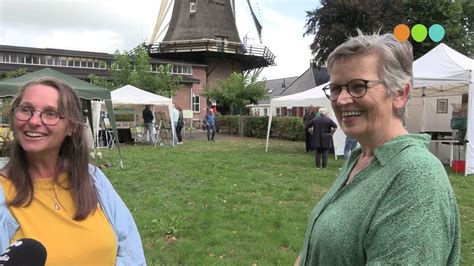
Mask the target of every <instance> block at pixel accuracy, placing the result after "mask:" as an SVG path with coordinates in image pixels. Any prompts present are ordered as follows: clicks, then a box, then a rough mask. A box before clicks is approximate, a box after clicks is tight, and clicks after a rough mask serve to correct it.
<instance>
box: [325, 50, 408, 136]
mask: <svg viewBox="0 0 474 266" xmlns="http://www.w3.org/2000/svg"><path fill="white" fill-rule="evenodd" d="M378 63H379V56H378V55H377V54H376V53H370V54H361V55H354V56H351V57H348V58H345V59H342V60H339V61H337V62H335V63H334V65H333V66H332V68H331V69H330V77H331V78H330V79H331V80H330V83H332V84H339V85H340V84H347V83H348V82H349V81H351V80H354V79H364V80H380V77H379V75H378V71H377V68H378ZM368 87H369V88H368V90H367V93H366V94H365V95H364V96H363V97H361V98H354V97H352V96H351V95H349V93H347V90H346V87H344V89H343V90H342V92H341V94H340V95H339V98H338V99H337V100H336V101H331V105H332V108H333V110H334V113H335V115H336V117H337V120H338V122H339V124H340V125H341V128H342V130H343V131H344V133H345V134H346V135H349V136H352V137H354V138H356V139H357V140H358V141H360V142H361V141H362V142H364V141H365V142H366V143H371V142H377V143H380V142H381V143H383V142H385V141H387V140H388V139H390V138H391V137H393V136H394V135H396V134H397V132H395V131H398V130H400V126H401V125H402V123H401V120H400V118H399V117H397V116H396V113H395V111H394V109H395V107H397V106H399V105H400V103H399V100H400V99H398V97H395V96H387V92H386V88H385V85H384V84H383V83H374V84H371V83H369V86H368Z"/></svg>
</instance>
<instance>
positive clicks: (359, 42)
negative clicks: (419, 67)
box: [327, 30, 413, 117]
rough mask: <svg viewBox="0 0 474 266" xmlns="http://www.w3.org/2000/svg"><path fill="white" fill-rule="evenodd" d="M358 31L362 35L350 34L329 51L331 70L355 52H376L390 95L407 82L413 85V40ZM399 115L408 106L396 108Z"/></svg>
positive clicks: (379, 68) (403, 113)
mask: <svg viewBox="0 0 474 266" xmlns="http://www.w3.org/2000/svg"><path fill="white" fill-rule="evenodd" d="M357 32H358V34H359V36H357V37H350V38H349V40H347V41H346V42H344V43H343V44H341V45H339V46H338V47H337V48H336V49H335V50H334V51H332V53H331V54H329V57H328V63H327V65H328V70H329V73H331V70H332V69H333V67H334V64H335V63H336V62H338V61H341V60H344V59H347V58H350V57H351V56H355V55H364V54H370V53H376V54H378V55H379V56H380V61H379V65H378V75H379V78H380V80H382V81H383V82H384V84H385V87H386V88H387V96H388V95H393V94H395V93H396V92H397V91H402V90H404V89H405V84H406V83H407V82H408V83H410V85H411V84H412V77H413V70H412V63H413V47H412V45H411V43H410V42H408V41H404V42H400V41H398V40H397V39H396V38H395V36H394V35H393V34H383V35H379V34H378V33H374V34H372V35H364V34H363V33H362V32H361V31H360V30H357ZM410 87H411V86H410ZM405 105H406V104H405ZM397 114H398V115H399V116H400V117H403V116H404V115H405V107H403V108H401V109H400V110H397Z"/></svg>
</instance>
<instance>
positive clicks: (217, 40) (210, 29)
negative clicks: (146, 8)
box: [146, 0, 275, 85]
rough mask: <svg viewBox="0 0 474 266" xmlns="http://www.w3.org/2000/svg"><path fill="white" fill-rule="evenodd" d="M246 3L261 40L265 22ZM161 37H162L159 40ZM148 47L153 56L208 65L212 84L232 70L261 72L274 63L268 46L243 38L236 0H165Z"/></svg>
mask: <svg viewBox="0 0 474 266" xmlns="http://www.w3.org/2000/svg"><path fill="white" fill-rule="evenodd" d="M247 4H248V6H249V9H250V12H251V15H252V18H253V21H254V23H255V26H256V29H257V32H258V34H259V38H260V40H261V31H262V26H261V24H260V22H259V21H258V19H257V17H256V16H255V13H254V12H253V9H252V6H251V4H250V0H247ZM160 38H163V39H162V41H158V40H159V39H160ZM146 47H147V48H148V53H149V54H150V56H151V57H152V58H159V59H170V60H180V61H190V62H196V63H200V64H205V65H207V66H208V70H207V73H206V78H207V84H210V85H214V84H216V82H217V80H220V79H224V78H227V77H228V76H230V74H231V73H232V72H241V71H257V72H260V71H261V70H262V69H263V68H264V67H267V66H272V65H275V56H274V55H273V53H272V52H271V51H270V50H269V49H268V48H267V47H265V46H263V45H249V44H247V43H246V40H244V42H242V41H241V39H240V37H239V33H238V30H237V26H236V21H235V0H187V1H185V0H181V1H180V0H178V1H173V0H162V2H161V6H160V10H159V13H158V17H157V21H156V24H155V29H154V31H153V33H152V36H151V42H150V43H149V44H148V45H147V46H146ZM216 69H218V70H219V71H216V72H218V73H215V70H216Z"/></svg>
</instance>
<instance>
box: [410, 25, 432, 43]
mask: <svg viewBox="0 0 474 266" xmlns="http://www.w3.org/2000/svg"><path fill="white" fill-rule="evenodd" d="M427 35H428V29H426V27H425V25H423V24H416V25H415V26H413V28H411V37H412V38H413V40H415V41H417V42H422V41H424V40H425V39H426V36H427Z"/></svg>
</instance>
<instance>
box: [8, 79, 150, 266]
mask: <svg viewBox="0 0 474 266" xmlns="http://www.w3.org/2000/svg"><path fill="white" fill-rule="evenodd" d="M9 118H10V120H9V121H10V122H11V124H10V127H11V130H12V131H13V132H14V135H15V139H14V141H13V143H12V147H11V150H10V160H9V161H8V163H7V164H6V165H5V167H4V168H3V169H2V170H1V172H0V217H1V221H2V226H1V227H0V253H3V252H4V251H5V249H7V248H8V246H9V244H10V243H12V242H14V241H16V240H18V239H21V238H34V239H36V240H37V241H39V242H40V243H42V244H43V245H44V246H45V247H46V250H47V261H46V265H72V264H74V265H145V264H146V261H145V257H144V254H143V248H142V244H141V240H140V235H139V233H138V230H137V227H136V225H135V222H134V220H133V218H132V215H131V214H130V212H129V210H128V209H127V207H126V206H125V204H124V203H123V201H122V200H121V199H120V196H119V195H118V194H117V192H116V191H115V190H114V188H113V187H112V185H111V183H110V182H109V180H108V179H107V177H106V176H105V175H104V173H102V171H101V170H100V169H99V168H97V167H95V166H93V165H90V164H89V152H88V147H87V144H86V139H85V136H84V130H83V123H82V121H83V113H82V105H81V102H80V101H79V99H78V97H77V95H76V94H75V92H74V91H73V90H72V89H71V88H70V87H69V86H68V85H66V84H64V83H62V82H60V81H57V80H55V79H52V78H48V77H45V78H41V79H39V80H35V81H31V82H29V83H27V84H26V85H24V86H23V87H22V88H21V90H20V92H19V95H18V97H17V98H16V99H15V100H14V101H13V102H12V104H11V114H10V116H9Z"/></svg>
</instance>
